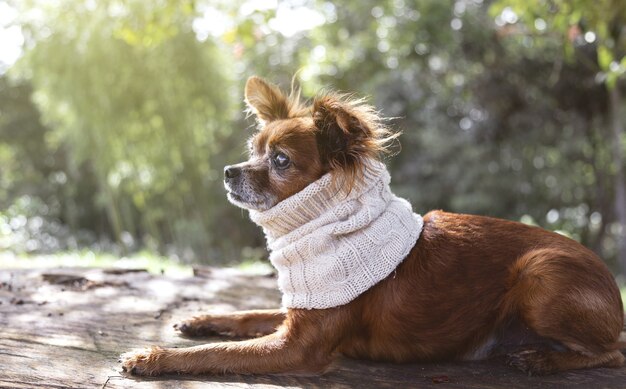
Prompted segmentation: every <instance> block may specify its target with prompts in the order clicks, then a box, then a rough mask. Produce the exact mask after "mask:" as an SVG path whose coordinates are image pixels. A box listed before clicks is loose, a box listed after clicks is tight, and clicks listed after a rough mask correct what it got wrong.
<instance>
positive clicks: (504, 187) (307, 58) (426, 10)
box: [0, 0, 626, 263]
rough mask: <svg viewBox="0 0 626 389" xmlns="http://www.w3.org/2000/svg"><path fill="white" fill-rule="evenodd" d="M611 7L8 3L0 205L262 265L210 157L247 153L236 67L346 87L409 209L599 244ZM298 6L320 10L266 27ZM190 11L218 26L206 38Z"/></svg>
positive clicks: (607, 204) (614, 21)
mask: <svg viewBox="0 0 626 389" xmlns="http://www.w3.org/2000/svg"><path fill="white" fill-rule="evenodd" d="M486 3H489V4H486ZM622 3H623V2H622V1H619V0H609V1H607V2H602V3H597V2H591V1H588V0H571V1H565V0H558V1H550V2H548V1H546V0H529V1H522V0H499V1H495V2H483V1H480V0H455V1H453V0H446V1H436V0H384V1H374V0H364V1H346V2H341V3H330V2H326V1H322V0H317V1H313V0H310V1H302V2H279V3H278V4H277V6H275V7H265V6H264V5H263V4H265V2H253V1H243V0H237V1H228V2H227V1H220V2H213V1H212V2H208V1H193V2H192V1H184V2H175V1H173V0H159V1H155V2H145V1H139V0H130V1H113V0H108V1H82V0H61V1H58V2H54V3H50V2H46V1H43V0H26V1H19V2H18V1H13V2H12V3H11V4H13V6H14V7H16V8H18V9H19V10H20V11H21V15H22V18H21V20H20V21H19V23H20V24H21V26H22V29H23V31H24V33H25V35H26V38H27V43H26V48H27V50H26V54H25V56H24V57H23V58H22V60H21V62H20V63H18V65H17V66H16V67H14V68H13V69H11V73H10V74H11V75H12V78H11V81H9V79H8V78H7V77H6V76H5V77H1V78H0V102H1V103H2V105H0V113H1V115H0V162H1V163H2V164H3V166H9V167H10V168H9V169H8V170H7V169H3V170H2V171H0V204H2V205H3V206H2V207H0V209H14V210H15V209H18V208H15V204H17V203H19V202H20V201H22V202H23V201H24V200H23V199H24V196H30V197H29V198H30V199H31V201H32V203H33V204H34V203H37V204H40V203H41V204H43V205H46V206H48V207H49V213H48V215H47V216H46V218H47V219H50V220H51V221H52V222H54V223H58V225H60V226H65V227H67V228H69V230H70V231H71V232H72V234H75V233H77V232H78V231H84V230H86V231H90V233H89V234H90V235H89V234H88V235H87V238H85V239H83V240H82V241H89V239H91V244H97V243H96V242H102V241H107V240H111V241H113V242H117V245H112V247H126V248H127V249H131V250H135V249H139V248H142V247H146V248H148V249H150V250H153V251H158V252H161V253H164V254H168V255H169V254H173V255H177V256H178V257H179V258H183V259H186V260H196V261H203V262H207V263H212V262H218V261H230V260H237V259H250V260H258V259H259V258H260V257H262V256H263V254H262V253H263V250H262V247H263V246H264V241H263V238H262V236H261V234H260V232H259V231H258V229H257V228H256V227H254V226H252V225H251V223H250V222H249V221H247V217H246V214H245V212H242V211H240V210H238V209H236V208H234V207H232V206H230V205H228V204H227V202H226V200H225V199H224V193H223V188H222V181H221V180H222V178H221V175H222V173H221V169H222V167H223V166H224V165H226V164H229V163H234V162H238V161H241V160H243V159H244V158H245V156H244V154H243V152H244V142H245V139H246V138H247V137H248V135H249V134H250V133H251V131H245V128H246V127H248V128H249V127H252V121H251V120H245V118H244V117H243V115H241V113H240V112H241V111H242V109H243V106H242V104H241V100H242V90H243V83H244V82H245V79H246V78H247V77H248V76H249V75H252V74H259V75H262V76H265V77H268V78H269V79H271V80H273V81H275V82H278V83H280V84H281V85H282V86H283V87H288V86H289V84H290V82H291V78H292V75H293V74H295V73H296V72H298V74H299V78H300V79H301V81H302V87H303V90H304V93H305V95H307V96H312V95H313V94H315V93H317V91H318V90H319V89H320V88H329V87H332V88H336V89H340V90H343V91H354V92H356V93H357V94H358V95H370V96H371V102H372V103H373V104H375V105H376V106H377V107H379V108H381V109H382V111H383V114H384V115H386V116H388V117H394V118H395V119H394V120H392V121H391V122H390V124H391V126H392V127H394V128H398V129H399V130H401V131H403V135H402V137H401V139H400V140H401V143H402V152H401V153H400V154H399V155H398V156H396V157H394V158H391V159H389V161H388V162H389V165H390V167H391V170H392V174H393V178H394V180H393V185H394V190H396V191H397V192H398V193H399V194H400V195H402V196H405V197H407V198H409V199H411V200H412V202H413V204H414V208H415V209H416V210H418V211H419V212H424V211H426V210H428V209H432V208H439V209H446V210H450V211H457V212H466V213H480V214H487V215H493V216H499V217H505V218H509V219H516V220H520V219H521V220H525V221H527V220H534V221H536V223H537V224H539V225H541V226H544V227H547V228H550V229H554V230H561V231H563V232H565V233H567V234H569V235H571V236H572V237H574V238H576V239H579V240H581V241H582V242H583V243H585V244H587V245H589V246H591V247H592V248H593V249H595V250H596V251H598V252H601V253H602V254H604V255H605V256H606V257H607V258H612V257H613V256H614V255H615V252H616V248H615V236H616V232H615V231H616V230H615V227H614V226H615V217H614V215H613V208H612V205H611V201H612V193H613V192H614V189H615V188H614V180H613V178H614V171H615V167H614V161H613V158H612V154H611V146H612V143H611V138H610V136H609V131H608V130H607V126H606V123H607V111H608V102H607V101H608V97H607V96H608V95H607V89H606V88H605V86H607V85H608V86H611V87H616V88H622V89H623V88H624V86H623V78H624V73H625V72H626V59H625V58H624V53H625V51H626V50H625V47H624V34H623V33H622V32H621V31H623V30H624V25H625V24H626V23H625V20H626V17H625V12H626V11H625V7H624V5H623V4H622ZM276 7H278V8H276ZM299 9H305V10H308V12H309V13H308V14H307V17H306V18H304V19H302V23H304V22H305V21H306V22H309V21H310V20H312V19H315V18H321V20H323V21H324V22H320V23H318V24H319V25H317V26H315V25H314V24H312V25H311V26H312V27H310V28H303V29H302V30H301V31H300V32H298V31H296V32H293V33H290V34H284V33H281V30H280V23H279V22H278V21H279V20H281V19H280V18H281V17H282V18H283V19H282V20H283V22H284V21H285V18H287V19H288V18H289V16H287V17H285V16H284V15H285V12H287V11H289V10H291V11H294V10H296V11H297V10H299ZM281 12H283V14H282V15H283V16H281ZM203 18H205V19H206V18H208V19H207V20H209V22H207V23H209V24H210V25H209V27H215V26H214V25H211V23H212V24H215V23H217V22H216V21H217V20H220V21H226V22H225V24H224V28H223V29H222V30H221V32H219V33H215V32H212V33H206V34H204V35H203V34H200V33H198V29H197V25H196V23H197V22H198V20H202V19H203ZM218 24H219V23H218ZM296 27H298V26H296ZM616 31H619V33H616ZM588 33H593V34H591V35H590V34H588ZM31 85H32V89H33V90H31ZM31 96H32V99H33V100H34V101H35V103H36V105H33V104H32V103H31V100H30V99H31ZM39 112H41V117H40V114H39ZM40 182H45V185H37V183H40ZM33 188H36V189H33ZM20 199H22V200H20ZM11 207H13V208H11ZM3 214H5V215H6V212H4V213H3ZM36 216H37V215H36V214H32V213H31V214H28V215H26V217H27V219H28V220H30V219H32V218H34V217H36ZM0 221H1V220H0ZM27 224H28V223H27ZM5 225H8V226H9V227H4V228H5V230H6V231H8V230H9V229H10V230H11V231H13V229H12V228H13V227H11V224H10V220H9V218H8V216H5ZM55 225H56V224H55ZM1 228H2V225H1V224H0V231H1ZM23 236H24V237H25V238H24V239H25V241H28V240H29V239H31V237H32V236H38V235H36V233H35V232H34V231H30V230H27V231H26V232H24V233H23ZM59 241H60V242H61V243H60V244H59V245H60V247H61V248H62V249H67V248H69V249H71V248H72V244H70V243H62V242H65V240H63V239H61V240H59ZM82 241H81V242H82ZM98 244H101V243H98ZM75 246H76V245H75ZM79 246H80V245H79ZM103 247H105V248H107V247H109V246H106V245H104V246H103ZM259 247H261V249H259ZM25 250H26V249H25ZM26 251H28V250H26Z"/></svg>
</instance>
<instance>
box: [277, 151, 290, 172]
mask: <svg viewBox="0 0 626 389" xmlns="http://www.w3.org/2000/svg"><path fill="white" fill-rule="evenodd" d="M290 163H291V161H290V160H289V157H288V156H286V155H285V154H283V153H276V155H274V166H276V167H277V168H278V169H286V168H287V167H289V164H290Z"/></svg>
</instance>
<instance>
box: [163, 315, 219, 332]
mask: <svg viewBox="0 0 626 389" xmlns="http://www.w3.org/2000/svg"><path fill="white" fill-rule="evenodd" d="M174 329H175V330H178V331H180V333H181V334H182V335H184V336H188V337H196V336H212V335H219V334H220V329H219V328H218V327H217V326H215V325H213V324H211V323H210V322H208V321H207V320H198V319H197V318H193V319H188V320H183V321H181V322H180V323H176V324H174Z"/></svg>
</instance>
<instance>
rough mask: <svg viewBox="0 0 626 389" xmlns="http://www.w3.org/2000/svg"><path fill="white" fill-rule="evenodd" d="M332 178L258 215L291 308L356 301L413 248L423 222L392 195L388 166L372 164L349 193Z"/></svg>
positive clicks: (254, 216)
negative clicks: (334, 182)
mask: <svg viewBox="0 0 626 389" xmlns="http://www.w3.org/2000/svg"><path fill="white" fill-rule="evenodd" d="M332 178H333V177H332V173H328V174H326V175H324V176H322V177H321V178H320V179H319V180H317V181H315V182H313V183H312V184H310V185H309V186H307V187H306V188H304V189H303V190H302V191H300V192H298V193H297V194H295V195H293V196H291V197H289V198H287V199H285V200H284V201H282V202H280V203H278V204H276V205H275V206H274V207H272V208H270V209H269V210H267V211H262V212H260V211H250V218H251V219H252V221H254V222H255V223H256V224H258V225H260V226H261V227H263V231H264V232H265V235H266V238H267V244H268V248H269V250H270V252H271V253H270V261H271V262H272V264H273V265H274V267H275V268H276V269H277V270H278V286H279V288H280V290H281V291H282V293H283V298H282V304H283V306H284V307H287V308H306V309H324V308H331V307H336V306H340V305H344V304H347V303H349V302H350V301H352V300H354V299H355V298H356V297H357V296H359V295H360V294H361V293H363V292H365V291H366V290H368V289H369V288H371V287H372V286H374V285H375V284H377V283H378V282H380V281H381V280H383V279H384V278H386V277H387V276H388V275H389V274H391V272H392V271H394V269H395V268H396V267H397V266H398V265H399V264H400V262H402V260H403V259H404V258H405V257H406V256H407V255H408V253H409V252H410V251H411V249H412V248H413V246H414V245H415V243H416V242H417V239H418V238H419V235H420V233H421V231H422V225H423V220H422V217H421V216H420V215H418V214H415V213H413V211H412V209H411V204H409V202H408V201H406V200H404V199H401V198H399V197H397V196H395V195H394V194H393V193H391V190H390V189H389V182H390V177H389V173H388V172H387V169H386V168H385V165H383V164H382V163H380V162H374V161H372V162H371V163H370V164H368V167H367V169H366V170H365V172H364V175H363V179H362V180H359V183H358V184H357V185H356V186H354V187H353V188H352V190H350V191H349V190H348V189H346V188H343V187H340V186H338V185H334V184H333V179H332Z"/></svg>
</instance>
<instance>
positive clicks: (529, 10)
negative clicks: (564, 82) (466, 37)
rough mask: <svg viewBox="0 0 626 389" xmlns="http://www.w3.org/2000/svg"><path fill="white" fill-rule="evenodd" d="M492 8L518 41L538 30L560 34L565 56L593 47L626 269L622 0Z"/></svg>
mask: <svg viewBox="0 0 626 389" xmlns="http://www.w3.org/2000/svg"><path fill="white" fill-rule="evenodd" d="M491 12H492V14H493V15H497V18H498V19H499V22H500V24H501V25H502V26H505V25H507V24H509V25H510V26H511V28H515V27H517V28H516V29H515V32H514V33H513V34H511V35H512V36H513V37H515V38H517V39H528V38H529V37H533V36H535V35H537V34H554V35H556V36H557V37H558V39H559V40H560V42H561V43H562V46H563V47H564V48H565V51H564V54H565V59H566V60H569V61H572V60H574V59H576V58H580V51H584V50H586V49H588V48H592V49H593V54H594V57H595V58H594V57H592V58H586V62H585V64H586V65H587V66H588V67H589V68H590V69H592V70H593V71H594V72H596V73H597V77H596V80H598V81H599V82H600V83H602V84H603V85H604V86H605V87H606V92H605V93H606V94H607V95H608V98H607V100H608V112H605V113H603V118H602V121H603V122H604V123H605V125H606V126H607V127H609V128H610V129H611V131H610V139H611V143H612V149H611V152H612V159H613V163H612V164H613V166H612V176H613V180H614V182H613V187H614V210H615V216H616V217H615V219H616V223H617V227H618V228H617V232H616V240H617V256H618V262H619V263H620V267H621V269H622V272H623V273H626V181H625V176H626V169H625V168H624V162H625V161H624V149H625V148H626V136H625V135H624V134H625V132H624V125H623V121H624V116H623V114H622V108H623V101H622V88H623V87H624V85H623V81H624V79H625V78H626V76H625V74H626V3H624V2H623V1H620V0H609V1H604V2H592V1H588V0H574V1H567V0H556V1H546V0H533V1H519V0H500V1H497V2H496V3H494V4H493V5H492V7H491ZM518 15H519V16H518ZM518 17H519V22H518ZM538 30H539V31H538Z"/></svg>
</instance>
